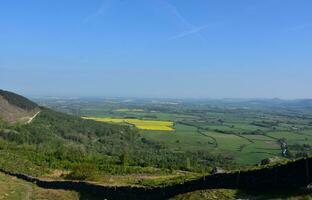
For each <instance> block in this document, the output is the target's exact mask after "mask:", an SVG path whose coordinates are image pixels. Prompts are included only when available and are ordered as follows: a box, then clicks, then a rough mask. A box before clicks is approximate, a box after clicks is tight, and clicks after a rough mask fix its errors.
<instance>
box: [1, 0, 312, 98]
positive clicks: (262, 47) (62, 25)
mask: <svg viewBox="0 0 312 200" xmlns="http://www.w3.org/2000/svg"><path fill="white" fill-rule="evenodd" d="M311 10H312V1H310V0H261V1H260V0H235V1H234V0H192V1H190V0H92V1H90V0H66V1H64V0H45V1H42V0H2V1H1V2H0V32H1V33H0V88H3V89H7V90H13V91H15V92H19V93H21V94H25V95H52V96H132V97H134V96H138V97H194V98H197V97H199V98H206V97H210V98H224V97H234V98H235V97H237V98H242V97H248V98H249V97H252V98H257V97H261V98H273V97H279V98H312V92H311V85H312V12H311Z"/></svg>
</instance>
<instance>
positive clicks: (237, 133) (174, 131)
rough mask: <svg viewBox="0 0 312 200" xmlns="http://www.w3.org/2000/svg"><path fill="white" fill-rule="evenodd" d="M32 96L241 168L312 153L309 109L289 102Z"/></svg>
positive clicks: (49, 104)
mask: <svg viewBox="0 0 312 200" xmlns="http://www.w3.org/2000/svg"><path fill="white" fill-rule="evenodd" d="M37 101H39V102H41V103H42V104H45V105H48V106H49V107H51V108H54V109H57V110H59V111H62V112H67V113H70V114H74V115H78V116H86V117H87V118H88V119H94V120H97V121H102V122H114V123H128V124H133V125H135V126H136V127H137V128H138V129H139V133H140V135H141V136H142V137H144V138H145V139H146V140H148V141H153V142H156V143H158V144H160V145H162V146H164V147H166V148H169V149H170V150H171V151H172V152H202V154H205V153H208V154H211V155H214V156H219V155H222V156H223V157H225V158H227V159H228V160H230V161H231V162H233V165H238V166H241V167H243V166H248V165H254V164H258V163H260V161H261V160H263V159H266V158H270V157H280V159H293V158H297V157H302V156H305V155H308V154H310V152H311V145H312V109H311V108H310V107H309V105H305V104H298V105H297V104H295V103H294V102H292V101H289V102H288V101H282V100H280V101H276V100H264V101H263V100H258V101H257V100H252V101H251V100H250V101H248V100H219V101H214V100H189V101H188V100H175V99H169V100H160V99H157V100H154V99H132V100H131V101H130V100H129V99H122V98H119V99H118V98H116V99H92V100H90V99H89V100H88V101H87V100H84V99H77V100H68V101H61V102H60V103H58V102H56V101H49V100H48V99H45V100H43V99H41V100H37ZM86 102H87V103H86ZM282 143H285V144H286V145H287V147H286V148H287V155H283V154H282V151H283V147H281V144H282ZM197 162H198V163H199V162H200V161H197Z"/></svg>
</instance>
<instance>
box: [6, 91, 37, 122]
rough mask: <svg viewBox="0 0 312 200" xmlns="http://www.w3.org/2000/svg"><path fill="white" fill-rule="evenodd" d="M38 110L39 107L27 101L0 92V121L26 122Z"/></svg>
mask: <svg viewBox="0 0 312 200" xmlns="http://www.w3.org/2000/svg"><path fill="white" fill-rule="evenodd" d="M39 110H40V109H39V106H38V105H37V104H35V103H34V102H32V101H30V100H29V99H27V98H25V97H23V96H20V95H18V94H15V93H13V92H9V91H4V90H0V119H3V120H5V121H7V122H9V123H15V122H28V121H30V119H32V117H33V116H34V115H35V114H36V113H38V112H39Z"/></svg>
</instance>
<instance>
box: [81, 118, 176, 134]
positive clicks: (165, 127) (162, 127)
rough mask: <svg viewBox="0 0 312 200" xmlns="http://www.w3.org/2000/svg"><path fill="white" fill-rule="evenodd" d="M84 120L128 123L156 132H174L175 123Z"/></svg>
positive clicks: (116, 119) (101, 120)
mask: <svg viewBox="0 0 312 200" xmlns="http://www.w3.org/2000/svg"><path fill="white" fill-rule="evenodd" d="M83 118H84V119H89V120H95V121H98V122H109V123H128V124H132V125H134V126H136V127H137V128H138V129H142V130H155V131H173V130H174V128H172V127H173V122H170V121H156V120H155V121H154V120H141V119H123V118H110V117H102V118H101V117H83Z"/></svg>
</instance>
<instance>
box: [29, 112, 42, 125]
mask: <svg viewBox="0 0 312 200" xmlns="http://www.w3.org/2000/svg"><path fill="white" fill-rule="evenodd" d="M40 112H41V111H38V112H37V113H36V114H35V115H34V116H32V117H31V118H29V120H28V121H27V122H26V124H29V123H31V122H32V120H33V119H35V118H36V117H37V115H38V114H39V113H40Z"/></svg>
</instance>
